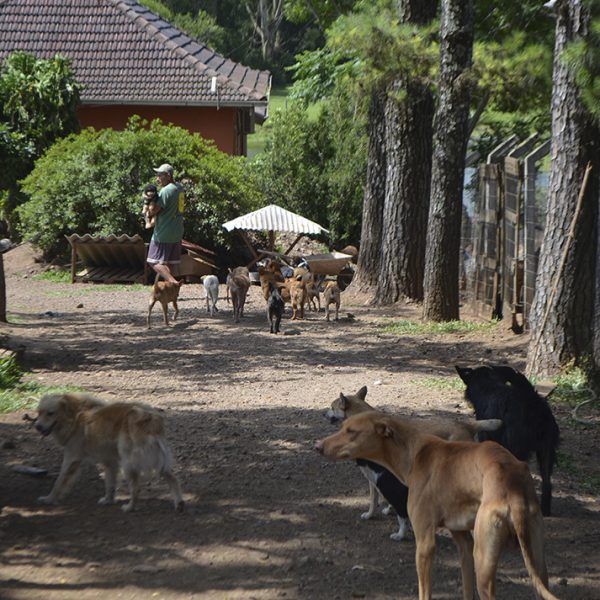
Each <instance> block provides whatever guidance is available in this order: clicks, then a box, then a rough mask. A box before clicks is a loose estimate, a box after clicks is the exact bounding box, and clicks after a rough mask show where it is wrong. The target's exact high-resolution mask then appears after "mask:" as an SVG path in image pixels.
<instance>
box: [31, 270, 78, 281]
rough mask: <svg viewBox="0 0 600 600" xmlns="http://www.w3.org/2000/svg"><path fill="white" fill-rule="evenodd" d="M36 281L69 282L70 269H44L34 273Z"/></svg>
mask: <svg viewBox="0 0 600 600" xmlns="http://www.w3.org/2000/svg"><path fill="white" fill-rule="evenodd" d="M32 279H35V280H36V281H52V282H53V283H71V271H44V272H43V273H38V274H37V275H34V276H33V277H32Z"/></svg>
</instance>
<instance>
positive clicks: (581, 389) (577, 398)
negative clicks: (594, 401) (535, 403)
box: [551, 367, 592, 407]
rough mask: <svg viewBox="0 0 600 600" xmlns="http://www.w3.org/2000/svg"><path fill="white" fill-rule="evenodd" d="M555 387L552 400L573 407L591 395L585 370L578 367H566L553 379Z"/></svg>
mask: <svg viewBox="0 0 600 600" xmlns="http://www.w3.org/2000/svg"><path fill="white" fill-rule="evenodd" d="M553 381H554V383H555V384H556V388H555V389H554V390H553V391H552V394H551V398H552V401H553V402H562V403H564V404H566V405H567V406H572V407H575V406H577V405H578V404H580V403H581V402H584V401H585V400H589V399H590V398H591V397H592V392H591V390H590V388H589V386H588V380H587V376H586V374H585V372H584V371H583V370H582V369H580V368H579V367H575V368H572V369H568V370H567V371H565V372H564V373H562V374H561V375H558V376H557V377H555V378H554V379H553Z"/></svg>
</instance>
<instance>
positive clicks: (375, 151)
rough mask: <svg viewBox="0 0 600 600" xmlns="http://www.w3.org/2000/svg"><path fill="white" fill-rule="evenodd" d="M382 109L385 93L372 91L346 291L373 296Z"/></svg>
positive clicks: (378, 243) (378, 225) (382, 166)
mask: <svg viewBox="0 0 600 600" xmlns="http://www.w3.org/2000/svg"><path fill="white" fill-rule="evenodd" d="M384 106H385V92H384V91H382V90H381V89H377V88H374V89H373V91H372V92H371V101H370V104H369V115H368V136H369V148H368V160H367V181H366V186H365V198H364V202H363V211H362V231H361V236H360V249H359V253H358V262H357V265H356V272H355V274H354V278H353V279H352V283H351V285H350V287H349V291H350V292H353V291H358V292H362V293H373V290H374V288H373V286H375V285H376V284H377V280H378V277H379V270H380V268H381V226H382V221H383V218H382V215H383V201H384V196H385V173H386V169H387V163H386V156H385V119H384Z"/></svg>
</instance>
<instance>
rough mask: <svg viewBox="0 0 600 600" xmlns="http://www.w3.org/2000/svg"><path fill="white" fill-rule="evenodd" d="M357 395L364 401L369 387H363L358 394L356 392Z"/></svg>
mask: <svg viewBox="0 0 600 600" xmlns="http://www.w3.org/2000/svg"><path fill="white" fill-rule="evenodd" d="M356 395H357V396H358V397H359V398H360V399H361V400H364V399H365V398H366V397H367V386H366V385H363V386H362V387H361V388H360V390H358V392H356Z"/></svg>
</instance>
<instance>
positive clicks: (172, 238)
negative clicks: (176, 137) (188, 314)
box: [146, 163, 185, 283]
mask: <svg viewBox="0 0 600 600" xmlns="http://www.w3.org/2000/svg"><path fill="white" fill-rule="evenodd" d="M154 172H155V173H156V179H157V180H158V183H159V184H160V188H161V189H160V191H159V193H158V202H156V203H155V205H154V206H153V207H151V215H150V216H152V215H156V225H155V226H154V232H153V234H152V239H151V240H150V247H149V249H148V258H147V259H146V260H147V262H148V264H149V265H150V266H151V267H152V268H153V269H154V271H156V273H158V274H159V275H160V276H161V277H162V278H163V279H164V280H165V281H170V282H171V283H179V282H178V281H177V279H175V277H174V275H173V273H172V272H171V267H172V266H175V265H179V264H180V263H181V240H182V238H183V210H184V205H185V195H184V192H183V187H182V185H181V184H180V183H175V180H174V179H173V167H172V166H171V165H169V164H167V163H165V164H163V165H160V167H158V168H156V169H154Z"/></svg>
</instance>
